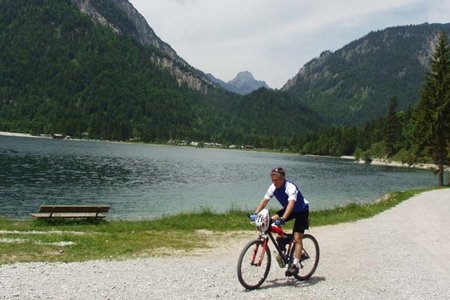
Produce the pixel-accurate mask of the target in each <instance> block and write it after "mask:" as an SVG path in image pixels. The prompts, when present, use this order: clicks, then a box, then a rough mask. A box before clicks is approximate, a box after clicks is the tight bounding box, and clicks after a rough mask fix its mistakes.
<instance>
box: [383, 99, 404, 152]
mask: <svg viewBox="0 0 450 300" xmlns="http://www.w3.org/2000/svg"><path fill="white" fill-rule="evenodd" d="M384 131H385V133H384V134H385V136H384V144H385V147H386V155H387V156H390V155H392V154H394V153H395V152H396V143H397V141H398V138H399V132H400V121H399V119H398V117H397V98H395V97H393V98H392V99H391V103H390V105H389V112H388V115H387V118H386V124H385V129H384Z"/></svg>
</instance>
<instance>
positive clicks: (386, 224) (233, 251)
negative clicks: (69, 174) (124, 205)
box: [0, 189, 450, 299]
mask: <svg viewBox="0 0 450 300" xmlns="http://www.w3.org/2000/svg"><path fill="white" fill-rule="evenodd" d="M311 233H312V234H313V235H315V236H316V237H317V239H318V240H319V243H320V246H321V261H320V264H319V267H318V269H317V272H316V274H315V275H314V276H313V278H312V279H311V280H309V281H307V282H297V281H295V280H293V279H288V278H286V277H284V271H283V270H281V269H279V268H278V267H277V266H276V264H272V269H271V271H270V274H269V277H268V279H267V281H266V282H265V283H264V284H263V286H262V287H261V288H260V289H259V290H256V291H246V290H245V289H244V288H242V287H241V286H240V284H239V282H238V280H237V278H236V262H237V258H238V256H239V253H240V250H241V249H242V247H243V246H244V245H245V244H246V243H247V242H248V240H249V239H251V238H253V237H255V236H256V233H255V234H253V233H252V234H241V235H240V237H239V238H236V239H233V240H230V242H229V244H228V246H227V247H225V248H221V249H220V250H217V251H216V252H209V253H204V254H202V255H198V256H188V257H186V256H177V257H170V258H150V259H137V260H127V261H91V262H87V263H70V264H64V263H58V264H53V263H52V264H45V263H31V264H15V265H8V266H3V267H0V299H40V298H48V299H62V298H64V299H125V298H128V299H167V298H170V299H211V298H223V299H237V298H239V299H242V298H245V299H276V298H279V297H281V296H283V299H293V298H294V297H298V298H301V299H336V298H337V299H449V298H450V189H445V190H436V191H431V192H426V193H423V194H421V195H418V196H416V197H413V198H411V199H410V200H408V201H405V202H403V203H401V204H400V205H398V206H396V207H395V208H393V209H390V210H388V211H386V212H384V213H382V214H380V215H378V216H375V217H373V218H371V219H367V220H361V221H358V222H353V223H347V224H340V225H335V226H324V227H319V228H312V231H311Z"/></svg>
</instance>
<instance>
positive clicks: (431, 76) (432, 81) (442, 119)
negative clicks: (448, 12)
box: [414, 32, 450, 186]
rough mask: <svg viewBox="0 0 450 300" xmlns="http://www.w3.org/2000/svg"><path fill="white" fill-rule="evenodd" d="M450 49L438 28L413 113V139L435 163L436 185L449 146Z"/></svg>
mask: <svg viewBox="0 0 450 300" xmlns="http://www.w3.org/2000/svg"><path fill="white" fill-rule="evenodd" d="M449 112H450V49H449V46H448V41H447V34H446V33H444V32H442V33H441V35H440V36H439V41H438V44H437V47H436V50H435V52H434V53H433V57H432V60H431V70H430V71H429V72H428V74H427V78H426V80H425V83H424V86H423V89H422V95H421V98H420V100H419V104H418V107H417V110H416V111H415V116H414V122H415V123H414V124H415V131H414V141H415V144H416V145H417V147H418V149H419V151H424V152H425V153H426V154H427V155H428V156H429V157H431V158H432V159H433V162H434V163H435V164H436V165H437V166H438V169H439V170H438V174H439V176H438V177H439V185H440V186H442V185H443V184H444V165H445V164H448V162H449V160H448V153H449V150H450V133H449V132H450V114H449Z"/></svg>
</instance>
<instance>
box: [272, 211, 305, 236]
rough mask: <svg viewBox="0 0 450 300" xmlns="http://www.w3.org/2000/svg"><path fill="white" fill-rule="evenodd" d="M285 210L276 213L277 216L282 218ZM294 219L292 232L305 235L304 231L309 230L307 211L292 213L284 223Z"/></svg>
mask: <svg viewBox="0 0 450 300" xmlns="http://www.w3.org/2000/svg"><path fill="white" fill-rule="evenodd" d="M285 210H286V209H285V208H283V209H281V210H279V211H277V215H278V216H280V217H282V216H283V214H284V211H285ZM292 219H295V223H294V228H293V229H292V231H293V232H300V233H301V234H303V233H305V230H306V229H309V209H306V210H305V211H302V212H292V213H291V215H290V216H289V217H288V218H287V219H286V222H288V221H290V220H292Z"/></svg>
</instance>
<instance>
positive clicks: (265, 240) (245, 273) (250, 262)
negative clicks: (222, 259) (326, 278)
mask: <svg viewBox="0 0 450 300" xmlns="http://www.w3.org/2000/svg"><path fill="white" fill-rule="evenodd" d="M258 216H259V215H258ZM267 223H268V224H267V225H266V226H258V225H257V228H258V230H259V236H258V238H257V239H256V240H253V241H250V242H249V243H248V244H247V245H246V246H245V247H244V249H242V252H241V254H240V256H239V259H238V264H237V275H238V279H239V282H240V283H241V285H242V286H243V287H245V288H246V289H249V290H253V289H257V288H259V287H260V286H261V285H262V284H263V282H264V281H265V280H266V278H267V275H269V270H270V265H271V260H272V256H271V253H270V249H269V240H270V241H272V243H273V245H274V246H275V249H276V251H274V254H275V255H276V260H277V262H278V265H279V267H280V268H285V267H286V268H287V269H288V268H289V266H290V265H291V264H292V263H293V261H294V249H295V240H294V236H293V234H287V233H285V232H284V230H283V228H282V227H281V226H277V225H274V224H273V223H272V221H271V219H270V217H269V218H268V222H267ZM274 233H275V234H277V237H276V238H275V237H274ZM302 242H303V249H302V254H301V258H300V268H299V272H298V273H297V274H290V273H289V272H288V270H286V272H285V275H286V276H294V277H295V278H296V279H297V280H300V281H304V280H308V279H309V278H310V277H311V276H312V275H313V274H314V272H315V271H316V268H317V265H318V264H319V257H320V250H319V243H318V242H317V240H316V238H315V237H314V236H312V235H311V234H304V235H303V239H302Z"/></svg>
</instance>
